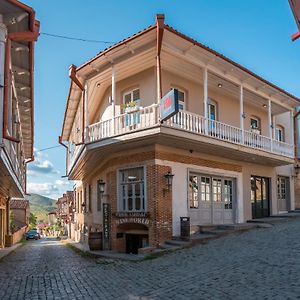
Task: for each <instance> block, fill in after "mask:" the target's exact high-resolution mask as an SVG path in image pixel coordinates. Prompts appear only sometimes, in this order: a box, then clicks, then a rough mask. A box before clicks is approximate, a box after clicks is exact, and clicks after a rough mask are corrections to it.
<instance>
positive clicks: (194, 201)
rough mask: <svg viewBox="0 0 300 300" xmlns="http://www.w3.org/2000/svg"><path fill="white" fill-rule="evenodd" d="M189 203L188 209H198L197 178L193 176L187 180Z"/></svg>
mask: <svg viewBox="0 0 300 300" xmlns="http://www.w3.org/2000/svg"><path fill="white" fill-rule="evenodd" d="M189 202H190V208H198V206H199V203H198V177H197V176H195V175H191V176H190V180H189Z"/></svg>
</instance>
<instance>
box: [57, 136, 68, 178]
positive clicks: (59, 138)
mask: <svg viewBox="0 0 300 300" xmlns="http://www.w3.org/2000/svg"><path fill="white" fill-rule="evenodd" d="M58 143H59V144H60V145H62V146H63V147H64V148H66V175H64V176H62V177H68V174H67V172H68V157H69V153H68V149H69V148H68V146H66V145H65V144H64V143H63V142H62V138H61V136H59V137H58Z"/></svg>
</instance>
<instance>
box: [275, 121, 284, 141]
mask: <svg viewBox="0 0 300 300" xmlns="http://www.w3.org/2000/svg"><path fill="white" fill-rule="evenodd" d="M275 139H276V140H277V141H279V142H284V127H283V126H281V125H276V128H275Z"/></svg>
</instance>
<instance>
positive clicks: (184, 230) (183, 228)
mask: <svg viewBox="0 0 300 300" xmlns="http://www.w3.org/2000/svg"><path fill="white" fill-rule="evenodd" d="M190 231H191V230H190V218H189V217H180V236H181V237H184V238H188V237H190Z"/></svg>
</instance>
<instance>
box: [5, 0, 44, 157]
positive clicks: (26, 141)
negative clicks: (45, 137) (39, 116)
mask: <svg viewBox="0 0 300 300" xmlns="http://www.w3.org/2000/svg"><path fill="white" fill-rule="evenodd" d="M0 14H1V15H2V16H3V22H4V24H5V25H6V27H7V30H8V38H9V39H10V40H11V69H12V81H13V95H14V97H15V98H16V99H17V103H18V111H19V116H18V118H19V121H20V128H21V142H22V143H23V149H24V156H25V158H26V159H29V158H33V143H34V43H35V41H36V40H37V38H38V34H39V27H40V23H39V22H38V21H37V20H36V19H35V11H34V10H33V9H32V8H31V7H29V6H27V5H25V4H23V3H21V2H19V1H17V0H5V1H3V2H2V3H1V8H0Z"/></svg>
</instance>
